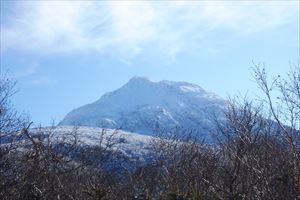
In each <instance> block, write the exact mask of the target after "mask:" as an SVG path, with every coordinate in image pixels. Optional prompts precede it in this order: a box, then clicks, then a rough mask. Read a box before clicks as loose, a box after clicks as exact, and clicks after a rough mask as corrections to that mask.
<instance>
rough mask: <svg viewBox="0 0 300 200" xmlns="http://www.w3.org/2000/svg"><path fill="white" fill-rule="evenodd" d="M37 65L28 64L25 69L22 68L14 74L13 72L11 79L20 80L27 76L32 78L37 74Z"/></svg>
mask: <svg viewBox="0 0 300 200" xmlns="http://www.w3.org/2000/svg"><path fill="white" fill-rule="evenodd" d="M37 68H38V64H30V65H28V66H27V67H25V68H22V69H20V70H18V71H16V72H13V73H12V75H11V78H13V79H20V78H25V77H28V76H32V75H34V74H36V73H37Z"/></svg>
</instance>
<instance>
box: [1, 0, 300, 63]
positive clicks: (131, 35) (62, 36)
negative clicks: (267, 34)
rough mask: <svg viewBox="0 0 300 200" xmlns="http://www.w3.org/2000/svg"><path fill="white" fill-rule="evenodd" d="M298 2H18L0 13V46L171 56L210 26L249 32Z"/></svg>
mask: <svg viewBox="0 0 300 200" xmlns="http://www.w3.org/2000/svg"><path fill="white" fill-rule="evenodd" d="M298 7H299V2H275V1H274V2H225V1H224V2H222V1H217V2H208V1H203V2H202V1H200V2H188V1H177V2H150V1H130V2H124V1H120V2H117V1H111V2H101V1H99V2H98V1H74V2H71V1H52V2H50V1H31V2H22V3H19V4H18V15H17V16H12V17H13V18H12V19H9V16H4V17H2V20H9V22H10V23H9V24H8V23H3V24H6V26H2V27H1V45H2V46H1V51H2V52H3V51H6V50H8V49H17V50H25V51H33V52H36V53H62V52H73V51H77V50H96V51H99V52H105V51H112V52H114V53H116V54H117V56H119V58H120V59H123V60H127V61H129V60H130V59H132V58H134V57H136V56H137V55H139V54H141V53H143V50H144V47H145V46H147V45H152V46H154V47H155V49H156V50H157V51H158V52H159V53H162V54H165V55H168V56H169V57H175V56H176V55H177V54H178V53H179V52H180V51H182V49H185V48H188V47H189V45H190V44H192V43H194V42H195V39H199V38H200V39H201V38H205V37H206V35H208V34H209V33H210V32H211V31H214V30H216V29H227V30H230V31H234V32H236V33H240V34H252V33H257V32H259V31H263V30H267V29H271V28H275V27H278V26H281V25H283V24H285V23H288V22H290V21H292V20H295V19H296V20H297V19H298V17H297V15H299V10H298ZM1 24H2V23H1ZM7 24H8V25H7Z"/></svg>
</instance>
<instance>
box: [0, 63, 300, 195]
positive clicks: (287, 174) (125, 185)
mask: <svg viewBox="0 0 300 200" xmlns="http://www.w3.org/2000/svg"><path fill="white" fill-rule="evenodd" d="M254 77H255V80H256V82H257V84H258V86H259V87H260V89H261V91H262V92H263V94H264V95H265V96H264V97H261V99H260V101H256V100H255V101H254V100H249V99H247V98H243V99H239V98H233V99H229V100H228V103H227V108H226V109H225V111H224V120H218V121H216V123H215V131H214V133H212V134H213V135H214V141H212V142H211V143H204V142H203V141H201V140H200V139H199V138H197V137H195V136H194V135H193V136H186V137H180V136H179V135H180V133H178V134H177V135H168V136H167V137H158V138H156V139H154V140H153V142H152V144H151V147H152V150H153V153H154V155H155V156H154V157H153V158H152V160H150V161H148V162H147V163H145V164H144V165H139V166H137V165H135V164H134V163H131V162H130V160H128V158H126V157H124V155H122V154H120V153H118V152H117V151H115V150H113V149H112V148H111V147H113V145H115V144H116V143H115V142H114V141H112V142H111V143H106V146H103V145H98V146H92V147H88V146H82V145H79V144H78V141H79V140H78V132H77V129H74V131H72V132H70V133H69V137H67V138H59V137H58V138H57V139H56V140H55V139H54V137H53V133H54V132H55V131H54V130H53V129H49V131H45V129H36V131H35V132H34V131H32V129H30V124H29V123H28V120H26V119H25V118H22V117H21V116H20V115H19V114H17V112H16V111H15V110H14V109H13V108H12V107H11V106H10V104H9V97H10V95H11V94H12V93H11V92H12V91H13V90H12V88H13V87H12V86H13V85H11V84H12V83H11V82H9V81H8V80H7V81H8V82H1V94H5V95H2V96H1V98H2V100H1V113H0V115H1V116H0V119H1V124H0V125H1V126H0V127H1V129H0V133H1V138H6V139H7V138H9V137H8V136H11V135H13V136H19V137H17V138H18V140H11V141H10V142H9V143H6V144H7V145H1V146H0V147H1V157H0V163H1V171H0V178H1V184H0V187H1V188H0V197H1V199H140V200H143V199H144V200H146V199H168V200H187V199H196V200H197V199H199V200H202V199H235V200H236V199H249V200H250V199H261V200H264V199H267V200H268V199H270V200H271V199H300V141H299V138H300V137H299V133H300V132H299V126H300V116H299V114H300V69H299V67H298V68H295V69H294V70H292V71H291V72H290V73H289V74H288V76H287V77H286V78H282V77H276V78H275V79H272V80H271V81H270V80H269V79H268V78H269V77H268V75H267V73H266V71H265V70H264V68H262V67H260V66H255V67H254ZM16 133H18V134H16ZM103 134H105V133H104V132H103ZM1 140H3V139H1ZM12 144H13V145H12ZM99 144H102V141H99Z"/></svg>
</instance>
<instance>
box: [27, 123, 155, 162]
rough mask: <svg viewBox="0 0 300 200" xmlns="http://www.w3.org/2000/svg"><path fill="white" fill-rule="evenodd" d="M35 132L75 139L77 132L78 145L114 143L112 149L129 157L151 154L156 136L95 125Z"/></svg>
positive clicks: (142, 156) (107, 144) (62, 127)
mask: <svg viewBox="0 0 300 200" xmlns="http://www.w3.org/2000/svg"><path fill="white" fill-rule="evenodd" d="M31 131H32V132H33V133H38V132H42V133H46V134H47V132H51V133H52V136H51V137H52V138H53V139H71V140H72V139H73V133H75V132H76V135H77V140H78V141H77V143H78V145H82V146H85V145H88V146H94V145H101V146H102V147H106V146H109V145H112V149H114V150H118V151H121V152H122V153H124V154H125V155H127V156H129V157H137V158H145V157H147V155H148V154H149V144H150V143H151V141H152V140H153V139H155V137H152V136H147V135H141V134H137V133H131V132H125V131H121V130H115V129H103V128H93V127H74V126H58V127H55V128H54V129H52V128H42V129H32V130H31Z"/></svg>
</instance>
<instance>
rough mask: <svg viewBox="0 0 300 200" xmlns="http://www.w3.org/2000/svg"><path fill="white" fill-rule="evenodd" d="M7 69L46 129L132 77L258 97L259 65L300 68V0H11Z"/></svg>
mask: <svg viewBox="0 0 300 200" xmlns="http://www.w3.org/2000/svg"><path fill="white" fill-rule="evenodd" d="M0 33H1V52H0V55H1V69H2V72H5V73H6V74H7V75H8V76H9V77H11V78H13V79H16V80H17V81H18V88H19V90H20V91H19V92H18V93H17V94H16V95H15V97H14V99H13V103H14V104H15V106H16V107H17V109H19V110H20V111H24V112H27V113H29V115H30V116H31V118H32V120H33V121H34V122H36V123H37V124H39V123H41V124H43V125H48V124H50V123H51V121H52V120H55V121H56V122H59V121H60V120H61V119H62V118H63V117H64V116H65V114H66V113H67V112H69V111H70V110H72V109H74V108H76V107H78V106H81V105H83V104H86V103H90V102H93V101H95V100H97V99H99V98H100V96H101V95H102V94H104V93H105V92H108V91H111V90H114V89H117V88H119V87H120V86H122V85H123V84H124V83H126V82H127V81H128V80H129V79H130V78H131V77H133V76H135V75H138V76H146V77H148V78H150V79H152V80H154V81H160V80H164V79H166V80H173V81H187V82H191V83H196V84H198V85H200V86H201V87H203V88H204V89H206V90H208V91H212V92H215V93H216V94H218V95H220V96H221V97H224V98H226V97H227V96H228V95H235V94H238V93H241V94H245V93H246V92H248V93H249V95H253V96H255V95H256V93H257V88H256V86H255V84H254V82H253V81H252V77H251V70H250V68H251V66H252V61H255V62H263V63H265V65H266V67H267V69H268V70H269V71H270V73H271V74H274V75H276V74H284V73H285V72H286V71H288V70H289V62H292V63H296V64H298V63H299V1H282V2H280V1H265V2H264V1H259V2H255V1H244V2H238V1H199V2H196V1H176V2H170V1H165V2H164V1H161V2H151V1H131V2H124V1H122V2H118V1H112V2H108V1H76V2H72V1H52V2H48V1H1V32H0Z"/></svg>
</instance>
